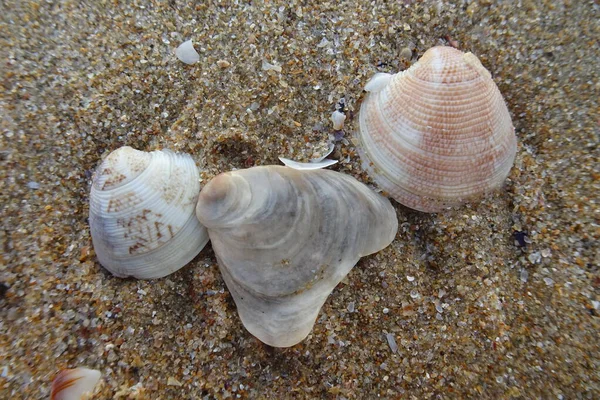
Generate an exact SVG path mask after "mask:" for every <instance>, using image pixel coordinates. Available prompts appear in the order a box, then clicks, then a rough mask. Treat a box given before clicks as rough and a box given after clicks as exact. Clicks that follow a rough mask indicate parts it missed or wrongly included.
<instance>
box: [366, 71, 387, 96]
mask: <svg viewBox="0 0 600 400" xmlns="http://www.w3.org/2000/svg"><path fill="white" fill-rule="evenodd" d="M392 76H393V75H392V74H388V73H386V72H378V73H376V74H375V75H373V77H372V78H371V79H370V80H369V82H367V84H366V85H365V91H366V92H373V93H377V92H380V91H381V90H383V88H384V87H386V86H387V85H388V84H389V83H390V80H391V79H392Z"/></svg>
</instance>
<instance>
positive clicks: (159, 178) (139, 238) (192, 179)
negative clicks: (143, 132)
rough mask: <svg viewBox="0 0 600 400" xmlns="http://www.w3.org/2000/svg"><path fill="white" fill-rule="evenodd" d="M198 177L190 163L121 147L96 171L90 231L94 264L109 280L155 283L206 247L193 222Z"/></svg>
mask: <svg viewBox="0 0 600 400" xmlns="http://www.w3.org/2000/svg"><path fill="white" fill-rule="evenodd" d="M199 192H200V175H199V173H198V169H197V168H196V164H195V163H194V160H192V157H190V156H189V155H187V154H176V153H174V152H172V151H169V150H163V151H153V152H151V153H146V152H143V151H139V150H135V149H133V148H131V147H128V146H125V147H121V148H119V149H117V150H115V151H113V152H112V153H110V154H109V155H108V157H106V159H105V160H104V161H103V162H102V164H101V165H100V166H99V167H98V169H97V171H96V173H95V175H94V178H93V182H92V190H91V193H90V231H91V234H92V242H93V243H94V250H95V251H96V255H97V256H98V260H99V261H100V264H102V266H103V267H104V268H106V269H107V270H109V271H110V272H112V273H113V275H116V276H119V277H127V276H133V277H136V278H139V279H152V278H161V277H163V276H166V275H168V274H170V273H172V272H175V271H177V270H178V269H179V268H181V267H183V266H184V265H185V264H187V263H188V262H190V261H191V260H192V259H193V258H194V257H195V256H196V255H197V254H198V253H199V252H200V250H202V248H203V247H204V245H205V244H206V243H207V242H208V232H207V231H206V228H204V227H203V226H202V225H200V223H199V222H198V220H197V219H196V217H195V214H194V208H195V205H196V201H197V199H198V193H199Z"/></svg>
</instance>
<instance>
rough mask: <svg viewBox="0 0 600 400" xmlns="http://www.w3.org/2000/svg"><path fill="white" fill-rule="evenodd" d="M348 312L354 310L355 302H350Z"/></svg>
mask: <svg viewBox="0 0 600 400" xmlns="http://www.w3.org/2000/svg"><path fill="white" fill-rule="evenodd" d="M348 312H354V302H353V301H351V302H350V303H348Z"/></svg>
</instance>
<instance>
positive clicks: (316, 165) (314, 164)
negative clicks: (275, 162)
mask: <svg viewBox="0 0 600 400" xmlns="http://www.w3.org/2000/svg"><path fill="white" fill-rule="evenodd" d="M279 161H281V162H282V163H283V164H285V166H286V167H290V168H293V169H297V170H307V171H309V170H314V169H321V168H327V167H329V166H332V165H334V164H337V162H338V160H330V159H323V160H319V161H311V162H307V163H305V162H300V161H294V160H290V159H289V158H284V157H279Z"/></svg>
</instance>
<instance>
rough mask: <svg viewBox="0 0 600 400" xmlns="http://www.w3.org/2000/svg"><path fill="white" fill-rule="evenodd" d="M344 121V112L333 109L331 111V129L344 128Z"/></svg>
mask: <svg viewBox="0 0 600 400" xmlns="http://www.w3.org/2000/svg"><path fill="white" fill-rule="evenodd" d="M344 121H346V114H344V113H343V112H341V111H338V110H335V111H334V112H333V113H331V122H332V123H333V130H335V131H339V130H341V129H343V128H344Z"/></svg>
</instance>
